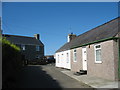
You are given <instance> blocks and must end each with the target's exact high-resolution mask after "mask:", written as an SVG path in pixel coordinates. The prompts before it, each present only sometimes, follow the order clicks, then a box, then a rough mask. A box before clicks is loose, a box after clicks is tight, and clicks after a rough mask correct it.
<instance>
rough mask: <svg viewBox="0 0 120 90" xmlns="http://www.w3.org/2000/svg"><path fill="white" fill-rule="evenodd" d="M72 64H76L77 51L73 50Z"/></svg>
mask: <svg viewBox="0 0 120 90" xmlns="http://www.w3.org/2000/svg"><path fill="white" fill-rule="evenodd" d="M73 62H77V50H76V49H74V50H73Z"/></svg>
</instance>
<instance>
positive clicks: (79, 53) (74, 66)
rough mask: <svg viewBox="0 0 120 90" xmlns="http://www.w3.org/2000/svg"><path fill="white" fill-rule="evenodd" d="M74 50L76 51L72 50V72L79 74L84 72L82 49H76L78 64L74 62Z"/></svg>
mask: <svg viewBox="0 0 120 90" xmlns="http://www.w3.org/2000/svg"><path fill="white" fill-rule="evenodd" d="M73 50H74V49H72V50H71V71H73V72H79V71H80V70H82V47H79V48H76V53H77V56H76V59H77V61H76V62H74V60H73V58H74V56H73Z"/></svg>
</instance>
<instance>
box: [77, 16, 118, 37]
mask: <svg viewBox="0 0 120 90" xmlns="http://www.w3.org/2000/svg"><path fill="white" fill-rule="evenodd" d="M118 18H120V17H116V18H114V19H112V20H109V21H107V22H105V23H103V24H101V25H98V26H96V27H94V28H92V29H90V30H88V31H86V32H84V33H82V34H80V35H78V36H77V37H79V36H81V35H83V34H85V33H88V32H90V31H93V30H94V29H96V28H99V27H101V26H103V25H105V24H108V23H110V22H112V21H114V20H116V19H118Z"/></svg>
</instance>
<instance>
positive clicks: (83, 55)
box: [82, 47, 87, 70]
mask: <svg viewBox="0 0 120 90" xmlns="http://www.w3.org/2000/svg"><path fill="white" fill-rule="evenodd" d="M82 59H83V70H87V52H86V47H83V48H82Z"/></svg>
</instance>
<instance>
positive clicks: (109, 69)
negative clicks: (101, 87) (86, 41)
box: [87, 40, 118, 80]
mask: <svg viewBox="0 0 120 90" xmlns="http://www.w3.org/2000/svg"><path fill="white" fill-rule="evenodd" d="M100 44H101V58H102V63H95V51H94V45H90V48H89V47H88V46H87V61H88V62H87V63H88V64H87V65H88V68H87V74H88V75H89V76H97V77H101V78H105V79H109V80H115V79H116V78H117V76H118V74H117V71H118V47H117V42H115V41H113V40H110V41H105V42H102V43H100Z"/></svg>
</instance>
